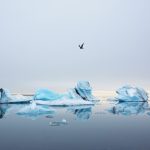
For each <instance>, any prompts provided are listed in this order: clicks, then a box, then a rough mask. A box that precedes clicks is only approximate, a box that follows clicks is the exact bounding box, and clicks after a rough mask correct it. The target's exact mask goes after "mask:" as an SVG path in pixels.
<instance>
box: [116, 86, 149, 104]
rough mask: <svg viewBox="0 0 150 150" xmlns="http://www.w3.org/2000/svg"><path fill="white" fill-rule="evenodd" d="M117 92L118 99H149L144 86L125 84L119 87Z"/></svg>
mask: <svg viewBox="0 0 150 150" xmlns="http://www.w3.org/2000/svg"><path fill="white" fill-rule="evenodd" d="M116 93H117V94H118V95H117V97H116V99H117V100H119V101H125V102H130V101H131V102H132V101H133V102H135V101H138V102H140V101H141V102H143V101H147V100H148V93H147V92H146V91H145V90H144V89H142V88H137V87H132V86H123V87H122V88H120V89H118V90H117V91H116Z"/></svg>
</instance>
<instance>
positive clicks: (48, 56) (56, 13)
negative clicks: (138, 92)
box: [0, 0, 150, 92]
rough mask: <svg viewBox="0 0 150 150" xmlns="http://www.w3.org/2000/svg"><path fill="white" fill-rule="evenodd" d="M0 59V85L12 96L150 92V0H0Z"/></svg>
mask: <svg viewBox="0 0 150 150" xmlns="http://www.w3.org/2000/svg"><path fill="white" fill-rule="evenodd" d="M82 42H85V49H84V50H80V49H79V48H78V44H80V43H82ZM0 56H1V57H0V69H1V70H0V85H1V87H5V88H8V89H11V90H12V91H14V92H16V91H17V92H18V91H19V92H30V91H34V90H36V89H37V88H40V87H47V88H51V89H53V90H65V89H67V88H69V87H73V86H74V85H75V84H76V82H77V81H78V80H88V81H90V83H91V84H92V86H93V88H94V89H95V90H98V89H99V90H103V89H104V90H110V89H114V90H115V89H116V88H118V87H119V86H122V85H124V84H131V85H132V84H133V85H137V86H142V87H144V88H149V87H150V62H149V57H150V1H149V0H13V1H12V0H1V1H0Z"/></svg>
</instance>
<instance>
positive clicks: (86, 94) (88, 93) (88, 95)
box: [74, 81, 98, 101]
mask: <svg viewBox="0 0 150 150" xmlns="http://www.w3.org/2000/svg"><path fill="white" fill-rule="evenodd" d="M74 89H75V91H76V93H77V94H78V95H79V96H80V97H81V98H82V99H84V100H89V101H98V99H97V98H96V97H95V96H93V95H92V87H91V86H90V83H89V82H88V81H79V82H78V83H77V85H76V87H75V88H74Z"/></svg>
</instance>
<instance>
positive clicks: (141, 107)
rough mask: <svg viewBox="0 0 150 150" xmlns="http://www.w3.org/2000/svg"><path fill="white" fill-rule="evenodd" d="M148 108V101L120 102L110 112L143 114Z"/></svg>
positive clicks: (126, 114) (127, 114)
mask: <svg viewBox="0 0 150 150" xmlns="http://www.w3.org/2000/svg"><path fill="white" fill-rule="evenodd" d="M148 110H149V105H148V102H118V103H117V104H116V105H115V106H113V107H112V108H111V109H110V111H109V112H111V113H113V114H118V115H119V114H121V115H125V116H129V115H138V114H142V113H145V112H146V111H148Z"/></svg>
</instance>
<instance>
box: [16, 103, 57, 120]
mask: <svg viewBox="0 0 150 150" xmlns="http://www.w3.org/2000/svg"><path fill="white" fill-rule="evenodd" d="M54 114H55V110H54V109H50V108H49V107H48V106H42V105H36V103H35V102H34V101H33V102H32V103H31V104H29V105H26V106H25V107H23V108H22V109H20V110H19V111H18V112H17V115H20V116H24V117H29V118H31V119H36V118H37V117H39V116H42V115H54Z"/></svg>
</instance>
